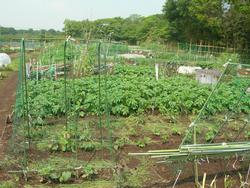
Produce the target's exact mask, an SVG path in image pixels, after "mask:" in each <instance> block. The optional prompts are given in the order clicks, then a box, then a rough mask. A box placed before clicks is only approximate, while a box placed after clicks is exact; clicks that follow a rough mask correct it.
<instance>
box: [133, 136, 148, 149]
mask: <svg viewBox="0 0 250 188" xmlns="http://www.w3.org/2000/svg"><path fill="white" fill-rule="evenodd" d="M150 141H151V138H149V137H146V136H144V137H143V138H142V139H139V140H137V141H136V145H137V146H138V147H140V148H144V147H145V146H146V145H148V144H149V143H150Z"/></svg>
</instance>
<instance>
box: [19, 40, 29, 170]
mask: <svg viewBox="0 0 250 188" xmlns="http://www.w3.org/2000/svg"><path fill="white" fill-rule="evenodd" d="M21 64H22V79H23V80H22V90H25V93H23V110H24V121H25V122H26V124H27V133H28V149H29V148H30V142H31V136H30V119H29V105H28V86H27V74H26V63H25V41H24V39H22V41H21ZM26 144H27V142H25V145H24V166H25V168H26V167H27V165H28V155H27V152H26Z"/></svg>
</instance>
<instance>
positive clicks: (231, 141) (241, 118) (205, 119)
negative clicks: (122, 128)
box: [131, 64, 250, 187]
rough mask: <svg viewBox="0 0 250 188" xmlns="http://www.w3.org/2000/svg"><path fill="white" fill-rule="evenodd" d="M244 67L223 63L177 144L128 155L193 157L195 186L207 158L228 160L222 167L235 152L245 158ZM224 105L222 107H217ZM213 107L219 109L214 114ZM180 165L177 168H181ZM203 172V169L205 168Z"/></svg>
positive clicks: (249, 101)
mask: <svg viewBox="0 0 250 188" xmlns="http://www.w3.org/2000/svg"><path fill="white" fill-rule="evenodd" d="M248 71H249V65H244V64H243V65H240V64H229V65H227V67H226V69H225V70H224V72H223V74H222V75H221V77H220V80H219V82H218V83H217V85H216V86H214V88H213V90H212V92H211V93H210V95H209V96H208V99H207V100H206V102H205V104H204V105H203V107H202V108H201V110H200V112H199V113H198V116H197V118H196V119H195V120H194V121H193V122H192V123H191V124H190V126H189V128H188V129H187V131H186V135H185V137H184V138H183V140H182V143H181V144H180V146H179V148H177V149H166V150H151V151H148V152H147V153H131V155H142V156H143V155H146V156H151V158H155V159H158V163H169V162H173V161H177V163H180V161H183V163H184V164H185V163H187V162H188V161H193V162H194V174H195V185H196V186H197V187H198V186H199V182H198V181H199V180H198V175H199V174H198V164H200V165H199V168H200V169H202V166H203V165H204V164H205V163H209V159H215V158H222V159H224V160H228V165H227V166H225V170H228V169H229V163H230V157H234V156H235V157H236V160H235V163H236V162H237V161H238V157H239V156H242V161H244V162H249V151H250V147H249V142H247V141H246V140H248V138H249V137H248V132H249V130H250V127H249V125H250V124H249V122H250V121H249V114H250V95H249V88H250V77H249V72H248ZM226 85H228V86H230V88H231V89H232V90H231V91H229V90H227V89H226V88H225V86H226ZM235 86H236V88H235ZM223 92H225V93H224V94H226V95H224V94H223ZM223 98H227V99H228V101H227V102H226V103H225V102H224V101H223ZM225 107H226V110H223V111H221V110H220V109H222V108H225ZM217 110H218V111H220V112H223V113H220V115H219V116H218V115H217V116H216V111H217ZM218 111H217V112H218ZM230 129H231V130H233V131H230ZM244 141H245V142H244ZM204 159H206V160H204ZM235 163H233V168H235ZM183 166H184V165H183ZM182 168H183V167H182ZM182 168H180V171H182V170H183V169H182ZM203 171H204V170H203ZM204 172H205V173H206V170H205V171H204Z"/></svg>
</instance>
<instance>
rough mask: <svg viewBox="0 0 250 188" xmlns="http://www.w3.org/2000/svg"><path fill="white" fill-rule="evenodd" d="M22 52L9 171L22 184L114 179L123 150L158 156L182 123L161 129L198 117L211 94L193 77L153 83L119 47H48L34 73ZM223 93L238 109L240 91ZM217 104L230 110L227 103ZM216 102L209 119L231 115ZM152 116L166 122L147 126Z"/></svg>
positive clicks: (147, 70)
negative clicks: (154, 152) (149, 149)
mask: <svg viewBox="0 0 250 188" xmlns="http://www.w3.org/2000/svg"><path fill="white" fill-rule="evenodd" d="M22 44H23V45H22V49H24V43H22ZM22 52H23V53H22V56H21V63H20V69H19V85H18V90H17V91H18V92H17V100H16V106H15V124H14V127H13V138H12V140H11V143H12V144H11V145H10V150H12V152H13V151H15V153H13V154H14V155H13V156H14V159H13V160H14V161H13V160H11V161H13V163H14V164H16V166H15V168H14V169H8V170H9V171H11V172H13V171H14V172H18V173H24V174H25V177H27V179H33V178H34V175H36V176H37V175H38V176H39V177H41V181H42V182H74V181H76V180H78V181H81V180H83V179H92V178H95V177H99V178H103V175H102V174H107V176H108V177H106V178H108V179H109V180H110V179H113V178H115V177H116V176H117V174H114V173H113V171H116V168H117V166H119V165H120V166H122V160H121V158H120V154H119V153H120V152H122V151H123V150H122V149H123V148H125V149H126V147H127V148H128V149H130V147H131V148H132V149H133V150H134V149H135V148H136V147H137V148H142V149H143V148H145V147H147V146H149V145H150V144H152V145H151V146H150V147H152V149H154V144H155V145H156V146H157V147H158V148H159V149H161V148H162V147H164V145H163V143H164V144H166V142H168V139H169V137H170V136H176V135H177V136H180V135H183V127H182V126H183V125H182V124H181V125H178V127H167V126H166V125H165V123H166V122H167V123H168V121H169V122H171V121H173V122H175V121H176V120H175V117H178V116H180V115H183V116H184V115H192V114H197V113H198V111H199V110H200V109H201V108H202V106H203V104H204V102H205V101H206V98H207V97H208V96H209V93H210V92H211V91H212V86H209V85H200V84H199V83H198V82H197V81H196V80H195V79H194V77H192V76H185V75H184V76H178V75H171V76H168V77H167V76H164V75H163V74H162V73H161V72H160V76H159V79H158V81H157V80H156V78H155V67H154V61H152V62H151V64H149V63H145V64H144V63H141V62H137V64H136V65H134V64H131V63H130V62H129V61H126V60H124V59H121V58H119V57H118V55H117V54H121V53H127V47H126V45H122V44H116V43H115V44H113V43H109V42H106V43H99V42H89V43H88V44H86V43H81V42H73V41H70V40H69V41H66V42H65V43H63V42H61V43H60V42H58V43H50V44H48V47H46V48H45V49H44V50H42V51H40V53H39V55H38V57H37V59H36V60H35V61H33V63H32V64H31V66H27V64H29V63H30V62H29V60H28V58H27V57H25V53H24V51H22ZM25 59H26V60H25ZM24 62H25V63H24ZM28 68H29V71H27V69H28ZM28 73H29V75H30V76H29V77H28ZM231 81H232V83H231ZM240 83H241V81H240ZM223 87H224V90H221V91H220V92H221V94H222V95H223V96H226V95H227V93H228V92H230V93H232V100H233V101H234V102H235V101H236V100H237V94H238V93H237V92H234V91H235V90H238V89H240V88H241V85H239V82H238V81H237V79H236V78H232V79H231V80H230V82H228V83H224V85H223ZM218 100H220V101H221V102H222V103H223V104H228V103H229V101H228V98H227V97H223V98H218ZM218 100H215V101H213V102H212V103H211V104H212V107H211V108H210V109H209V113H213V114H218V113H223V112H225V111H227V110H230V105H222V106H221V107H220V108H217V107H216V105H217V103H218ZM230 100H231V99H230ZM240 109H241V110H242V111H243V110H244V107H243V106H242V107H241V108H240ZM149 114H150V115H152V116H153V117H154V115H157V114H160V115H161V116H166V117H169V119H168V118H167V120H165V121H164V122H161V123H155V121H156V120H154V118H153V120H152V121H147V120H145V119H147V118H146V117H147V116H148V115H149ZM128 116H129V117H128ZM123 121H124V122H125V121H127V122H126V123H124V122H123ZM169 126H171V125H169ZM138 133H140V134H138ZM155 137H157V138H156V139H155ZM128 149H127V150H125V151H128ZM123 154H124V153H123ZM125 155H126V156H127V152H126V154H124V156H125ZM124 156H123V157H124ZM15 160H17V161H15ZM126 160H127V159H126ZM130 170H131V169H130ZM117 171H119V170H117ZM132 172H133V170H132ZM100 176H101V177H100ZM120 176H122V175H121V174H120ZM119 178H122V177H119ZM119 178H118V179H119ZM124 181H125V180H124Z"/></svg>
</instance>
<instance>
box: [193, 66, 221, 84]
mask: <svg viewBox="0 0 250 188" xmlns="http://www.w3.org/2000/svg"><path fill="white" fill-rule="evenodd" d="M220 75H221V73H220V72H219V71H217V70H210V69H204V70H196V80H197V81H199V82H200V83H201V84H216V83H217V82H218V79H219V77H220Z"/></svg>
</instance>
